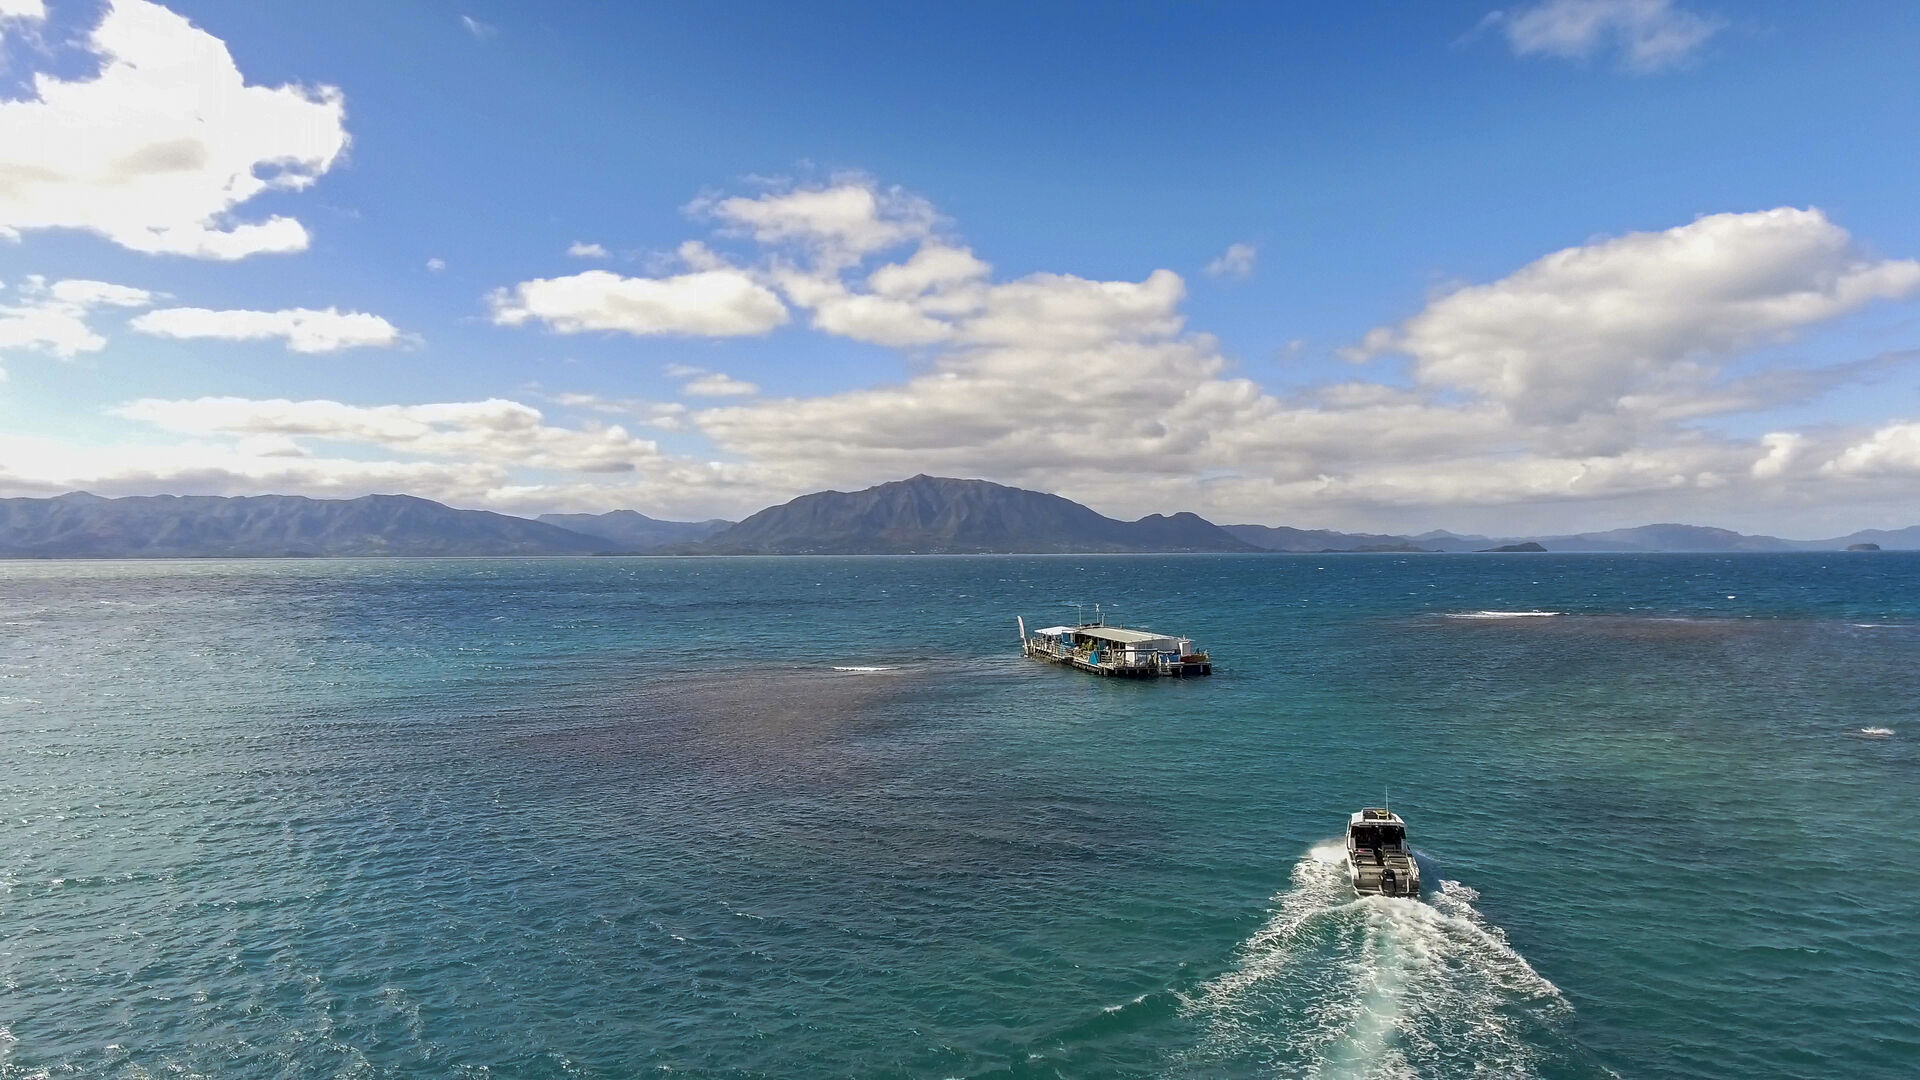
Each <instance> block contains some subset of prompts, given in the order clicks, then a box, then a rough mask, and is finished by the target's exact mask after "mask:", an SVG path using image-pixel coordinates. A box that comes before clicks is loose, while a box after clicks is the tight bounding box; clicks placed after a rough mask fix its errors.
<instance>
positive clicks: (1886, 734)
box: [1854, 727, 1893, 739]
mask: <svg viewBox="0 0 1920 1080" xmlns="http://www.w3.org/2000/svg"><path fill="white" fill-rule="evenodd" d="M1854 734H1856V735H1860V736H1862V737H1863V738H1868V739H1891V738H1893V729H1892V728H1890V727H1863V728H1861V729H1860V730H1859V731H1857V732H1855V733H1854Z"/></svg>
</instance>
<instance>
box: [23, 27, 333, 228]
mask: <svg viewBox="0 0 1920 1080" xmlns="http://www.w3.org/2000/svg"><path fill="white" fill-rule="evenodd" d="M88 41H89V45H90V47H91V49H92V51H93V52H94V53H95V54H96V55H97V56H98V57H99V58H100V59H101V61H102V65H101V68H100V72H99V74H98V76H96V77H91V78H88V77H82V78H77V79H73V80H68V79H64V78H61V77H58V76H54V75H48V74H40V75H38V76H36V77H35V79H34V83H33V90H34V96H33V97H30V98H27V99H24V100H18V101H4V102H0V236H13V237H18V236H19V235H20V234H21V233H22V232H26V231H29V230H34V229H84V230H87V231H89V232H93V233H97V234H99V235H101V236H103V237H105V238H107V239H108V240H110V241H112V242H113V243H116V244H119V245H120V246H122V247H125V248H129V249H131V250H134V251H141V252H148V253H153V254H170V255H189V256H194V257H199V258H213V259H238V258H243V257H245V256H248V255H255V254H260V253H263V252H287V251H300V250H304V249H305V248H306V246H307V243H308V236H307V230H306V227H305V226H303V225H302V224H301V223H300V222H299V221H297V220H295V219H293V218H291V217H284V216H279V215H275V216H271V217H268V218H266V219H264V220H256V221H240V220H236V219H235V218H233V216H232V213H233V211H234V210H235V209H236V208H238V207H239V206H241V205H242V204H244V203H246V202H248V201H249V200H251V199H253V198H254V197H255V196H257V195H260V194H261V193H263V192H267V191H297V190H300V189H302V188H305V187H307V186H309V185H310V184H312V183H313V182H314V180H315V179H316V178H318V177H319V176H320V175H321V174H323V173H325V172H326V171H327V170H328V169H330V168H332V167H333V165H334V163H335V162H336V161H337V160H338V159H339V157H340V155H341V153H342V152H343V151H344V150H345V148H346V145H347V133H346V129H345V127H344V117H345V107H344V105H343V103H342V99H341V95H340V92H339V91H338V90H336V89H334V88H332V87H325V86H323V87H318V88H313V89H309V88H305V87H300V86H282V87H277V88H269V87H264V86H248V85H247V84H246V81H245V79H244V78H243V77H242V75H241V74H240V71H239V69H238V68H237V67H236V66H235V65H234V61H233V57H232V56H231V55H230V54H229V53H228V52H227V47H226V45H225V43H223V42H222V41H220V39H218V38H216V37H214V36H212V35H211V34H208V33H206V32H205V31H202V30H199V29H197V28H195V27H194V26H193V25H192V24H191V23H189V22H188V21H187V20H186V19H185V18H183V17H181V16H180V15H177V14H175V13H174V12H172V11H169V10H167V9H166V8H164V7H161V6H159V5H158V4H153V3H148V2H146V0H114V3H112V4H111V5H110V6H109V8H108V10H107V13H106V16H105V18H103V19H102V20H101V22H100V25H99V26H98V27H97V28H95V29H94V31H93V33H92V36H91V37H90V38H89V39H88Z"/></svg>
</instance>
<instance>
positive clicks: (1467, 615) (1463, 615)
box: [1447, 611, 1566, 619]
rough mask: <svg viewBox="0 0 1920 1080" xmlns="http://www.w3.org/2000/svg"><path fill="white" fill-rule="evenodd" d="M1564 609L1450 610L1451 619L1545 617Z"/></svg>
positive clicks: (1560, 613)
mask: <svg viewBox="0 0 1920 1080" xmlns="http://www.w3.org/2000/svg"><path fill="white" fill-rule="evenodd" d="M1565 614H1566V612H1564V611H1449V612H1447V618H1449V619H1543V618H1546V617H1548V616H1551V615H1565Z"/></svg>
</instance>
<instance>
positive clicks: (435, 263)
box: [427, 256, 447, 274]
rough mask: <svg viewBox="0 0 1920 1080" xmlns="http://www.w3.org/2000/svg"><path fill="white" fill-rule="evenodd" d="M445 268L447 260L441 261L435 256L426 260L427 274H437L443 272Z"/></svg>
mask: <svg viewBox="0 0 1920 1080" xmlns="http://www.w3.org/2000/svg"><path fill="white" fill-rule="evenodd" d="M446 268H447V260H445V259H442V258H439V257H437V256H436V257H434V258H431V259H428V260H427V271H428V272H429V273H434V274H437V273H439V272H440V271H442V270H445V269H446Z"/></svg>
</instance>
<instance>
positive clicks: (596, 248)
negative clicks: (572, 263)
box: [567, 240, 607, 259]
mask: <svg viewBox="0 0 1920 1080" xmlns="http://www.w3.org/2000/svg"><path fill="white" fill-rule="evenodd" d="M567 254H568V255H571V256H573V257H574V258H576V259H604V258H606V257H607V249H606V248H604V247H602V246H600V245H599V244H590V243H588V242H586V241H585V240H575V241H574V242H573V243H571V244H568V245H567Z"/></svg>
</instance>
